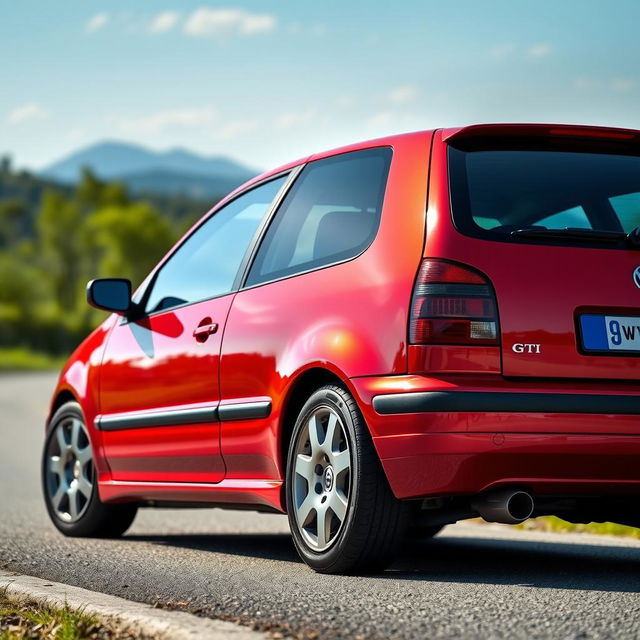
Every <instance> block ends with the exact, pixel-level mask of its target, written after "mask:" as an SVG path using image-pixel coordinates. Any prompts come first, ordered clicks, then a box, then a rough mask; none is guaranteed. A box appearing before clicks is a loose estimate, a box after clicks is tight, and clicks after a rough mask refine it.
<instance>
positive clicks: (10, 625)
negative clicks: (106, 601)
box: [0, 591, 109, 640]
mask: <svg viewBox="0 0 640 640" xmlns="http://www.w3.org/2000/svg"><path fill="white" fill-rule="evenodd" d="M101 632H102V630H101V627H100V625H99V623H98V621H97V619H96V618H93V617H92V616H88V615H86V614H84V613H83V612H82V611H73V610H71V609H69V608H68V607H65V608H63V609H61V608H56V607H53V606H50V605H39V604H37V603H35V602H18V601H13V600H11V599H10V598H9V597H7V594H6V591H5V592H4V593H0V640H19V639H20V640H21V639H22V638H29V639H31V638H37V639H40V638H43V639H44V638H47V639H52V640H87V639H92V638H103V637H109V636H104V635H103V634H102V633H101Z"/></svg>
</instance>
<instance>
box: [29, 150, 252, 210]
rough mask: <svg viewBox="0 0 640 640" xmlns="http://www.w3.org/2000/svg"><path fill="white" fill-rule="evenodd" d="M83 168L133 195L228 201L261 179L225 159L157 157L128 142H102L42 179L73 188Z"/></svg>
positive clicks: (181, 153)
mask: <svg viewBox="0 0 640 640" xmlns="http://www.w3.org/2000/svg"><path fill="white" fill-rule="evenodd" d="M85 167H88V168H90V169H91V170H92V171H93V172H94V173H95V174H96V175H97V176H98V177H100V178H102V179H105V180H119V181H121V182H124V183H125V184H126V185H127V186H128V187H129V189H130V190H131V191H132V192H135V193H142V192H155V193H162V194H165V195H180V196H186V197H191V198H198V199H202V198H205V199H209V198H212V197H219V196H221V195H224V194H226V193H227V192H228V191H230V190H231V189H234V188H235V187H237V186H238V185H240V184H242V183H243V182H245V181H246V180H248V179H249V178H251V177H252V176H254V175H256V173H258V172H257V171H255V170H253V169H251V168H249V167H246V166H244V165H242V164H240V163H238V162H235V161H234V160H231V159H230V158H225V157H223V156H212V157H205V156H200V155H198V154H195V153H192V152H190V151H186V150H185V149H171V150H169V151H162V152H157V151H153V150H151V149H147V148H145V147H141V146H138V145H133V144H129V143H125V142H100V143H98V144H94V145H92V146H90V147H86V148H84V149H80V150H79V151H76V152H75V153H72V154H71V155H68V156H66V157H64V158H62V159H61V160H59V161H57V162H54V163H53V164H51V165H49V166H48V167H46V168H45V169H43V170H42V171H41V172H40V175H42V176H43V177H45V178H47V179H50V180H56V181H58V182H62V183H66V184H73V183H75V182H77V180H78V179H79V178H80V175H81V173H82V169H83V168H85Z"/></svg>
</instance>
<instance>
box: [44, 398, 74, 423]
mask: <svg viewBox="0 0 640 640" xmlns="http://www.w3.org/2000/svg"><path fill="white" fill-rule="evenodd" d="M67 402H78V398H77V397H76V396H75V395H74V394H73V393H72V392H71V391H70V390H69V389H62V390H61V391H58V393H57V394H56V395H55V396H54V398H53V401H52V402H51V410H50V411H49V416H48V417H47V429H48V428H49V425H50V424H51V418H53V416H54V415H55V413H56V411H57V410H58V409H59V408H60V407H61V406H62V405H63V404H66V403H67Z"/></svg>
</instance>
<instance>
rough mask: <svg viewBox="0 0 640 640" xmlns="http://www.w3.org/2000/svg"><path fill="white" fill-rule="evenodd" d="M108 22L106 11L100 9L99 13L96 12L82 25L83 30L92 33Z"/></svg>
mask: <svg viewBox="0 0 640 640" xmlns="http://www.w3.org/2000/svg"><path fill="white" fill-rule="evenodd" d="M108 22H109V14H108V13H107V12H106V11H101V12H100V13H96V15H95V16H93V18H91V19H90V20H89V22H87V24H86V25H85V27H84V30H85V31H86V32H87V33H94V32H96V31H98V30H99V29H102V27H104V26H105V25H106V24H107V23H108Z"/></svg>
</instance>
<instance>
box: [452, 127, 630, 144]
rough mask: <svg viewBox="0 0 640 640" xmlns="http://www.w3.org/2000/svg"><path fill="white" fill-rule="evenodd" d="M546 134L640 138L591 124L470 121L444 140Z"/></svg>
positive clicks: (615, 138) (584, 137) (624, 138)
mask: <svg viewBox="0 0 640 640" xmlns="http://www.w3.org/2000/svg"><path fill="white" fill-rule="evenodd" d="M509 137H543V138H545V137H549V138H556V137H557V138H564V139H565V140H566V139H579V138H581V139H591V140H593V139H600V140H611V141H619V142H632V143H633V142H640V131H637V130H635V129H619V128H616V127H592V126H587V125H568V124H474V125H470V126H468V127H462V128H461V129H454V130H451V129H450V130H449V131H446V132H445V133H444V135H443V137H442V139H443V141H444V142H448V143H451V142H454V141H458V140H467V139H471V138H509Z"/></svg>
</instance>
